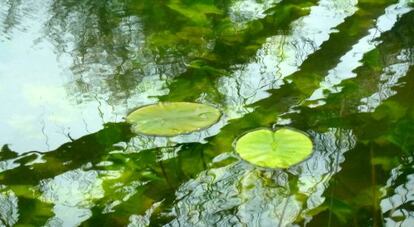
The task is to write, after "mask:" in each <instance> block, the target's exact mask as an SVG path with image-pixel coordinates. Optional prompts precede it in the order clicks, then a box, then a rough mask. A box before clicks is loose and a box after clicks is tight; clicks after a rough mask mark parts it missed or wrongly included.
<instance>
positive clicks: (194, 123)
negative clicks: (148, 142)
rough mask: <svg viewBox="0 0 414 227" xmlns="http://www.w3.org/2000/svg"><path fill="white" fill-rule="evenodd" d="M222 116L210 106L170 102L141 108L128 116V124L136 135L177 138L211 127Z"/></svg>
mask: <svg viewBox="0 0 414 227" xmlns="http://www.w3.org/2000/svg"><path fill="white" fill-rule="evenodd" d="M220 116H221V113H220V111H219V110H218V109H216V108H214V107H212V106H209V105H205V104H200V103H189V102H169V103H157V104H154V105H149V106H144V107H142V108H139V109H137V110H135V111H134V112H132V113H130V114H129V115H128V116H127V122H128V123H130V124H132V125H133V126H132V131H134V132H135V133H140V134H145V135H156V136H176V135H180V134H184V133H189V132H193V131H197V130H200V129H203V128H207V127H210V126H211V125H213V124H215V123H216V122H217V121H218V120H219V118H220Z"/></svg>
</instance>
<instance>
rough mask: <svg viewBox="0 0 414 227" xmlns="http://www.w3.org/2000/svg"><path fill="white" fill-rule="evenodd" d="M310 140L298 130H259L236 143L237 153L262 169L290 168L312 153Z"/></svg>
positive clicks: (244, 136)
mask: <svg viewBox="0 0 414 227" xmlns="http://www.w3.org/2000/svg"><path fill="white" fill-rule="evenodd" d="M312 150H313V144H312V141H311V140H310V138H309V137H308V136H307V135H306V134H305V133H304V132H300V131H298V130H293V129H289V128H282V129H279V130H277V131H272V130H270V129H258V130H255V131H252V132H249V133H247V134H245V135H243V136H242V137H241V138H240V139H239V140H238V141H237V142H236V152H237V153H238V154H239V155H240V156H241V157H242V158H243V159H244V160H246V161H248V162H250V163H252V164H254V165H257V166H261V167H270V168H288V167H290V166H292V165H294V164H297V163H299V162H301V161H303V160H305V159H306V158H307V157H309V155H310V154H311V153H312Z"/></svg>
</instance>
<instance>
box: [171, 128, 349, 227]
mask: <svg viewBox="0 0 414 227" xmlns="http://www.w3.org/2000/svg"><path fill="white" fill-rule="evenodd" d="M342 133H343V136H342V137H341V138H336V136H335V134H338V133H337V132H336V130H335V129H331V130H329V131H328V132H326V133H321V134H319V133H312V138H313V139H314V141H315V144H316V145H317V147H316V148H315V153H314V154H313V155H312V158H310V159H308V160H307V161H305V162H303V163H301V164H299V165H298V166H296V167H294V168H291V169H288V170H264V169H258V168H255V167H253V166H252V165H250V164H247V163H245V162H243V161H238V162H235V163H232V164H230V165H226V166H224V167H220V168H212V169H209V170H206V171H203V172H202V173H200V174H199V175H198V176H197V178H195V179H192V180H190V181H188V182H186V183H185V184H183V185H182V186H181V187H180V188H179V189H178V190H177V192H176V194H177V201H178V202H177V204H176V205H175V206H174V209H173V215H174V216H175V219H174V220H173V222H172V225H173V226H176V225H185V226H191V225H198V224H200V225H203V226H212V225H219V226H230V225H234V224H246V225H249V224H250V223H255V224H256V225H259V226H285V225H289V224H292V223H294V222H297V221H300V220H303V219H308V218H311V217H312V215H310V214H311V213H312V212H313V210H314V209H315V210H317V209H318V208H319V206H321V205H322V204H323V203H324V200H325V198H324V197H323V196H322V195H323V193H324V191H325V189H326V187H327V186H328V182H329V181H330V179H331V177H332V176H333V175H334V174H335V173H336V171H339V169H336V168H335V165H334V163H336V162H342V161H343V160H344V157H343V153H344V152H346V151H347V150H350V149H351V148H352V147H353V146H354V143H355V141H354V139H353V138H352V133H351V132H349V131H348V132H346V131H343V132H342ZM338 144H341V145H342V147H338ZM337 153H339V154H340V155H337ZM224 155H225V154H223V156H224ZM338 158H339V159H341V160H337V159H338ZM215 164H216V165H217V164H218V163H215Z"/></svg>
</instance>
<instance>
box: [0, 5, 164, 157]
mask: <svg viewBox="0 0 414 227" xmlns="http://www.w3.org/2000/svg"><path fill="white" fill-rule="evenodd" d="M48 4H50V2H49V3H48V2H42V3H40V1H34V2H30V1H24V2H22V4H21V5H20V6H19V7H17V9H19V10H18V12H15V14H13V18H14V20H17V22H18V23H17V22H16V24H15V27H17V28H15V29H12V30H10V31H8V33H7V34H6V33H4V34H0V103H1V104H2V107H1V108H0V119H1V120H0V145H3V144H10V147H11V149H13V150H16V151H18V152H23V151H29V150H39V151H45V150H52V149H55V148H57V147H58V146H60V145H61V144H63V143H65V142H68V141H70V140H71V139H76V138H79V137H81V136H83V135H85V134H90V133H92V132H95V131H97V130H99V129H101V128H102V124H103V123H104V122H108V121H111V122H114V121H122V117H123V116H124V115H125V113H126V112H127V111H128V110H130V109H131V108H133V107H135V106H140V105H144V104H148V103H154V102H156V101H157V100H156V99H154V98H150V97H151V96H157V95H163V94H165V89H164V85H165V81H164V82H162V81H161V80H160V79H161V78H160V76H159V75H154V74H155V72H154V71H153V70H147V71H149V72H151V71H152V72H151V73H149V76H147V77H145V78H143V79H142V81H141V83H140V84H139V85H138V86H137V88H136V89H135V90H134V92H133V94H132V95H131V96H130V98H129V99H128V100H126V101H125V103H126V104H125V103H121V104H120V103H116V104H117V105H116V106H113V105H109V99H110V98H111V97H108V96H98V94H96V95H95V96H94V97H93V98H92V99H89V100H88V101H87V102H82V103H79V104H77V101H78V100H76V98H75V99H74V98H71V97H70V95H74V97H76V96H77V95H82V94H79V93H77V92H78V91H75V90H73V89H72V87H71V86H68V84H69V85H70V84H71V82H72V81H71V80H72V79H73V78H75V76H74V75H73V73H72V71H71V70H70V67H71V64H72V61H73V59H72V57H71V56H68V55H67V54H64V53H59V55H58V54H57V53H56V49H55V48H54V46H53V45H52V44H51V43H50V42H48V41H47V40H46V39H43V38H42V37H43V36H44V34H43V30H42V29H43V28H42V26H43V23H45V21H44V20H45V19H47V18H49V17H50V15H49V12H48V6H49V5H48ZM8 7H9V5H8V4H6V3H0V25H4V26H5V25H6V23H7V22H8V21H6V20H5V18H6V17H7V16H8V15H7V13H8V11H7V9H8ZM31 10H36V11H35V13H33V12H32V11H31ZM32 14H33V15H32ZM9 16H10V15H9ZM14 20H11V21H9V22H13V21H14ZM23 26H24V27H23ZM120 26H121V27H122V26H123V25H122V24H121V25H120ZM11 27H12V26H11ZM20 28H21V29H20ZM2 32H3V31H2ZM120 33H122V31H120ZM67 37H70V36H67ZM66 41H67V42H68V43H66V44H67V45H68V46H71V45H72V43H71V41H70V40H66ZM131 45H132V44H131ZM131 48H133V47H131ZM132 51H133V50H132ZM99 67H104V66H103V65H94V66H93V67H92V68H94V69H95V68H99ZM148 67H151V65H149V66H148ZM97 71H99V70H95V71H93V72H92V73H95V74H96V73H97ZM86 79H88V78H86ZM104 82H105V81H104ZM93 85H95V87H94V89H98V90H99V89H100V88H104V87H103V86H101V87H100V88H98V87H97V86H99V85H102V83H101V84H93ZM94 92H96V90H93V91H92V93H94ZM72 93H74V94H72ZM68 95H69V96H68ZM92 95H93V94H92Z"/></svg>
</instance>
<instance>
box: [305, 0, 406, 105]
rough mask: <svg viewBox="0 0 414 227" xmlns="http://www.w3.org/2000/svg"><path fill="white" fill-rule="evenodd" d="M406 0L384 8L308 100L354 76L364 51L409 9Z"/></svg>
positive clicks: (370, 47)
mask: <svg viewBox="0 0 414 227" xmlns="http://www.w3.org/2000/svg"><path fill="white" fill-rule="evenodd" d="M408 2H409V1H408ZM408 2H407V0H401V1H400V2H399V3H397V4H394V5H391V6H389V7H387V8H386V10H385V14H384V15H382V16H381V17H379V18H378V19H377V22H376V26H375V27H374V28H372V29H370V30H369V32H368V35H366V36H365V37H363V38H361V39H360V40H359V41H358V43H356V44H355V45H354V46H353V47H352V49H351V50H350V51H348V53H346V54H345V55H344V56H342V58H341V62H340V63H339V64H338V65H337V66H336V67H335V68H334V69H332V70H330V71H329V74H328V75H327V76H326V77H325V79H324V81H322V82H321V84H320V87H319V88H318V89H317V90H315V91H314V93H313V94H312V96H311V97H310V98H309V100H317V99H322V98H323V97H324V95H323V91H324V90H329V91H330V92H339V91H340V88H338V87H335V86H336V85H338V84H340V83H341V81H343V80H345V79H349V78H352V77H355V76H356V74H355V73H354V72H353V70H355V69H356V68H357V67H358V66H361V65H362V62H361V60H362V58H363V56H364V54H365V53H368V52H369V51H371V50H373V49H375V47H376V46H378V44H380V43H381V42H380V41H376V39H377V38H379V37H380V36H381V34H382V33H384V32H386V31H389V30H390V29H392V27H393V26H394V24H395V23H396V22H397V20H398V18H399V17H401V16H402V15H404V14H405V13H408V12H410V11H411V9H410V8H409V7H407V5H408Z"/></svg>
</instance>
